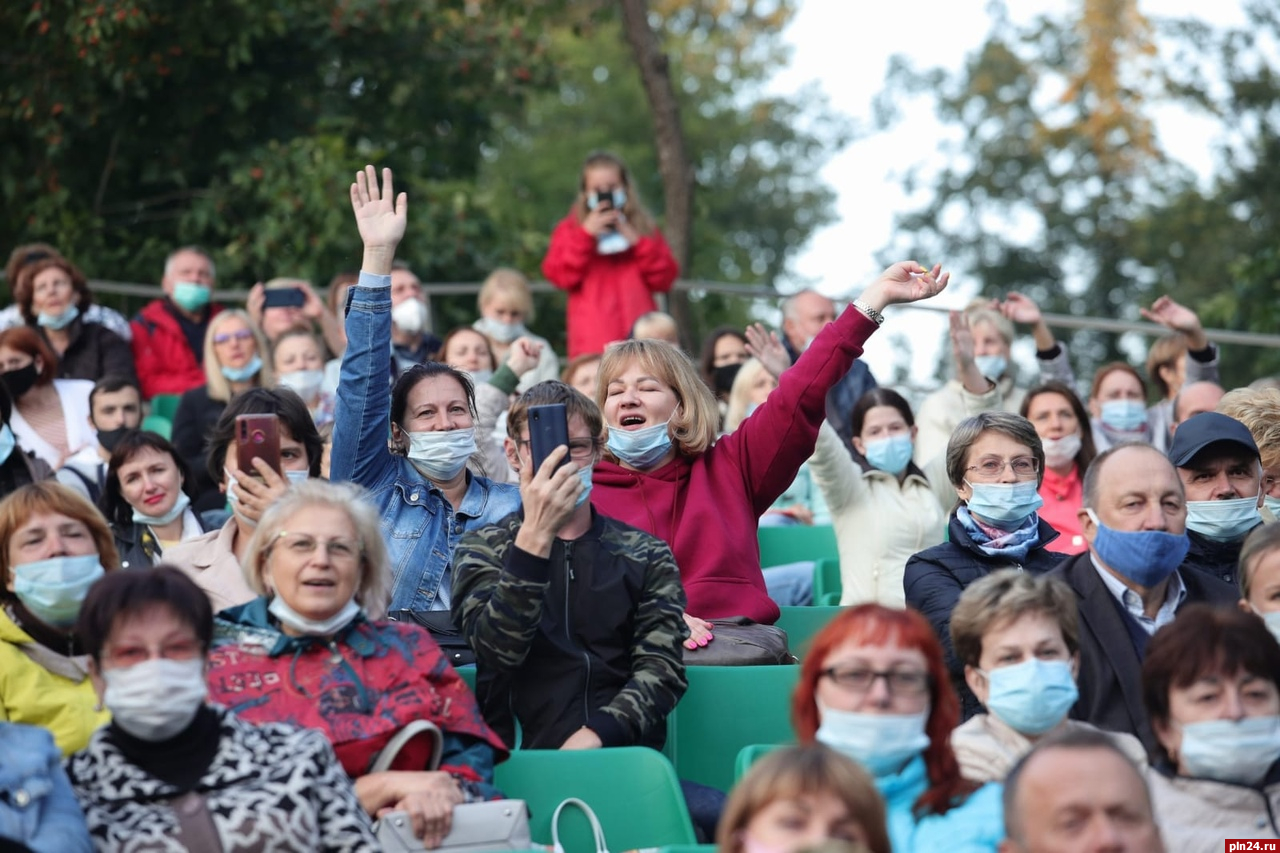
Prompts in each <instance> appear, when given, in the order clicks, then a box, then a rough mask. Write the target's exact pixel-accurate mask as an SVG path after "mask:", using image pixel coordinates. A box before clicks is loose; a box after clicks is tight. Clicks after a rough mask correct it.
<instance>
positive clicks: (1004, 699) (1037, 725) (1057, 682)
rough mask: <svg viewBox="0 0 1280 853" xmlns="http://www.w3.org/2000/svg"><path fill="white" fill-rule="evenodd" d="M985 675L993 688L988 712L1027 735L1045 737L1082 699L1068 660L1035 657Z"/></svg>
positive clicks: (990, 692)
mask: <svg viewBox="0 0 1280 853" xmlns="http://www.w3.org/2000/svg"><path fill="white" fill-rule="evenodd" d="M979 672H982V670H979ZM982 674H983V675H985V676H986V677H987V684H988V685H989V688H990V689H989V693H988V695H987V702H986V705H987V710H988V711H990V712H991V713H992V714H995V715H996V716H997V717H998V718H1000V719H1001V720H1002V721H1004V722H1005V723H1007V724H1008V725H1009V726H1010V727H1012V728H1013V730H1014V731H1018V732H1022V733H1023V734H1025V735H1042V734H1044V733H1045V732H1047V731H1049V729H1051V728H1053V727H1054V726H1056V725H1057V724H1058V723H1060V722H1062V721H1063V720H1065V719H1066V718H1067V712H1068V711H1070V710H1071V706H1072V705H1074V704H1075V703H1076V699H1078V698H1079V697H1080V691H1079V690H1077V689H1076V680H1075V679H1074V678H1073V677H1072V676H1071V667H1070V666H1069V665H1068V664H1067V663H1066V662H1065V661H1060V660H1040V659H1039V658H1032V659H1031V660H1028V661H1024V662H1022V663H1019V664H1015V665H1013V666H1002V667H1000V668H998V669H993V670H991V672H983V673H982Z"/></svg>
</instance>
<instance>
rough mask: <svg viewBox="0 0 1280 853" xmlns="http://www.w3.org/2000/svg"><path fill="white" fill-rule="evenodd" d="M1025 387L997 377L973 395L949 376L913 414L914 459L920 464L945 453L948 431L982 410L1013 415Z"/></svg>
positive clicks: (1023, 395)
mask: <svg viewBox="0 0 1280 853" xmlns="http://www.w3.org/2000/svg"><path fill="white" fill-rule="evenodd" d="M1026 396H1027V392H1026V390H1024V389H1022V388H1019V387H1018V386H1016V385H1014V384H1013V380H1012V379H1010V378H1009V377H1008V376H1006V377H1004V378H1003V379H1001V380H1000V381H999V382H997V383H996V384H995V386H994V387H993V388H992V389H991V390H990V391H988V392H987V393H985V394H973V393H971V392H969V391H966V390H965V389H964V386H963V385H961V384H960V382H959V380H956V379H952V380H949V381H948V382H947V384H946V385H943V386H942V387H941V388H939V389H938V390H937V391H934V392H933V393H932V394H930V395H929V396H928V397H925V398H924V402H923V403H921V404H920V411H919V413H918V414H917V415H916V426H917V427H919V433H918V434H917V435H916V453H915V460H916V464H917V465H922V464H924V463H925V462H928V461H929V460H930V459H933V458H934V457H937V456H941V455H943V454H945V453H946V452H947V442H948V441H950V440H951V433H952V432H954V431H955V428H956V427H958V426H959V425H960V422H961V421H962V420H964V419H965V418H971V417H973V416H974V415H980V414H982V413H983V412H992V411H1004V412H1013V413H1014V414H1017V412H1018V409H1019V408H1021V406H1022V399H1023V398H1024V397H1026Z"/></svg>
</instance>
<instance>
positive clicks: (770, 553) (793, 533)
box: [756, 524, 840, 568]
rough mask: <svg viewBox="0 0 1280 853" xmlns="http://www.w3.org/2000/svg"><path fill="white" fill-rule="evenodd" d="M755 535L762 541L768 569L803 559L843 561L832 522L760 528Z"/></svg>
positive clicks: (764, 560) (762, 558)
mask: <svg viewBox="0 0 1280 853" xmlns="http://www.w3.org/2000/svg"><path fill="white" fill-rule="evenodd" d="M756 538H757V539H758V540H759V541H760V565H762V566H764V567H765V568H768V567H769V566H782V565H786V564H787V563H798V562H800V561H801V560H823V559H831V560H836V561H837V562H839V560H840V552H839V550H838V549H837V548H836V534H835V531H834V530H833V529H832V527H831V525H829V524H820V525H812V526H811V525H807V524H793V525H788V526H786V527H761V528H760V529H759V530H758V531H757V533H756Z"/></svg>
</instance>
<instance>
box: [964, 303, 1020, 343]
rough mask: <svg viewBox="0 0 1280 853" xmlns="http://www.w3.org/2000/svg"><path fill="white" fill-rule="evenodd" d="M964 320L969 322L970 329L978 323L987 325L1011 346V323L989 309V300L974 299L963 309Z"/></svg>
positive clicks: (992, 309) (1006, 318) (997, 312)
mask: <svg viewBox="0 0 1280 853" xmlns="http://www.w3.org/2000/svg"><path fill="white" fill-rule="evenodd" d="M964 318H965V320H967V321H968V322H969V328H971V329H972V328H973V327H974V326H976V325H977V324H979V323H987V324H989V325H990V326H991V327H992V328H993V329H995V330H996V333H997V334H999V335H1000V337H1002V338H1004V342H1005V343H1006V344H1009V345H1012V344H1013V323H1012V322H1010V321H1009V318H1008V317H1006V316H1004V315H1003V314H1001V313H1000V312H999V311H997V310H995V309H994V308H992V307H991V300H989V299H975V300H974V301H973V302H970V303H969V305H968V306H967V307H966V308H965V309H964Z"/></svg>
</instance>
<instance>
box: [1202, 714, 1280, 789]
mask: <svg viewBox="0 0 1280 853" xmlns="http://www.w3.org/2000/svg"><path fill="white" fill-rule="evenodd" d="M1181 728H1182V747H1181V748H1180V749H1179V750H1178V752H1179V757H1180V759H1181V761H1182V765H1183V766H1184V767H1185V768H1186V770H1187V774H1188V775H1190V776H1199V777H1202V778H1205V779H1216V780H1218V781H1219V782H1231V783H1234V784H1236V785H1259V784H1261V783H1262V780H1263V779H1265V778H1266V775H1267V770H1269V769H1270V768H1271V765H1272V764H1274V763H1275V762H1276V761H1277V760H1278V759H1280V717H1278V716H1275V715H1268V716H1265V717H1245V718H1244V719H1242V720H1204V721H1203V722H1199V723H1186V724H1183V725H1182V726H1181Z"/></svg>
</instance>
